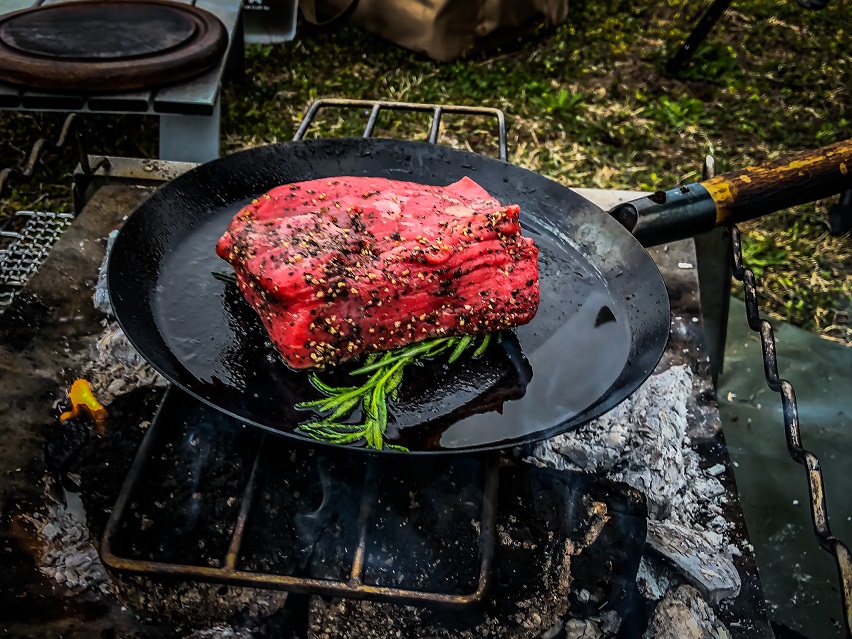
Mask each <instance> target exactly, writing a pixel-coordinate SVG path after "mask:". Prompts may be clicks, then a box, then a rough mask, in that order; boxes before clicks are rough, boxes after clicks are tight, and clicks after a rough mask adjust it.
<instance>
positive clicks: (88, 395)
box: [59, 379, 107, 437]
mask: <svg viewBox="0 0 852 639" xmlns="http://www.w3.org/2000/svg"><path fill="white" fill-rule="evenodd" d="M68 398H69V399H70V400H71V410H70V411H66V412H64V413H62V414H61V415H60V416H59V421H60V422H64V421H65V420H67V419H73V418H75V417H79V416H80V415H82V414H83V413H85V414H88V415H89V417H91V418H92V421H94V422H95V427H96V428H97V429H98V435H100V436H101V437H103V436H104V433H105V428H106V420H107V411H106V409H105V408H104V407H103V406H101V404H100V402H99V401H98V400H97V399H95V395H94V394H93V393H92V385H91V384H89V382H87V381H86V380H85V379H78V380H76V381H75V382H74V383H73V384H72V385H71V390H70V391H68Z"/></svg>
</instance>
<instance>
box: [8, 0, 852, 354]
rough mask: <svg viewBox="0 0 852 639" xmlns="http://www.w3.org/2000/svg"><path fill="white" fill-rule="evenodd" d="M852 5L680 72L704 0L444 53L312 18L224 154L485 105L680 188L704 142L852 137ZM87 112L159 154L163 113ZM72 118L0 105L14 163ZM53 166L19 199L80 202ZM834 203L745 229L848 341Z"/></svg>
mask: <svg viewBox="0 0 852 639" xmlns="http://www.w3.org/2000/svg"><path fill="white" fill-rule="evenodd" d="M850 9H852V2H850V0H833V2H832V3H831V4H830V5H829V7H828V8H827V9H826V10H824V11H817V12H809V11H806V10H804V9H801V8H800V7H799V6H798V5H796V4H795V3H794V2H784V3H779V2H777V0H753V1H751V2H739V3H735V4H734V5H733V7H732V9H731V10H730V11H729V12H728V14H726V15H725V17H724V18H723V20H722V21H721V22H720V24H719V25H718V26H717V28H716V29H715V30H714V31H713V32H712V33H711V34H710V36H709V38H708V40H707V42H706V43H705V44H704V45H703V46H702V47H701V48H700V49H699V51H698V52H697V53H696V55H695V57H694V59H693V62H692V64H691V65H690V66H689V67H688V68H686V69H685V70H684V71H683V72H682V73H681V74H680V76H679V77H669V76H668V75H667V74H666V73H665V72H664V71H663V64H664V61H665V59H666V56H667V55H668V54H670V52H671V51H672V50H673V48H674V46H676V45H677V43H678V42H680V40H681V38H683V36H684V35H685V34H686V33H687V31H688V30H689V28H690V27H691V25H692V24H693V23H694V21H695V15H694V14H695V11H696V10H697V6H696V5H695V4H694V3H686V2H685V1H683V0H679V1H678V2H671V3H633V2H627V1H624V0H603V1H602V2H590V1H589V0H577V1H574V0H572V2H571V4H570V13H569V19H568V22H567V23H566V24H564V25H562V26H560V27H558V28H557V29H555V30H553V31H550V32H542V33H537V34H533V35H531V36H530V37H527V38H525V39H524V40H523V41H521V42H516V43H513V44H512V46H510V47H506V48H504V49H502V50H498V51H492V52H489V53H488V54H483V55H478V56H475V57H474V58H472V59H468V60H462V61H455V62H451V63H446V64H439V63H435V62H433V61H431V60H428V59H426V58H424V57H422V56H419V55H417V54H414V53H411V52H408V51H405V50H402V49H399V48H397V47H395V46H393V45H391V44H389V43H387V42H385V41H383V40H381V39H379V38H377V37H375V36H373V35H371V34H368V33H364V32H362V31H359V30H356V29H354V28H351V27H347V26H344V27H341V28H336V29H334V30H331V31H317V30H315V29H313V28H310V27H308V26H307V25H303V24H300V27H299V29H300V31H299V34H300V35H299V37H298V39H297V40H296V41H294V42H292V43H288V44H285V45H281V46H267V47H250V48H249V49H248V50H247V71H246V75H245V77H244V78H242V79H241V80H239V81H231V82H229V83H228V84H227V86H226V89H225V91H224V95H223V99H224V102H223V105H224V109H223V123H222V126H223V141H224V142H223V152H230V151H234V150H237V149H241V148H245V147H248V146H254V145H258V144H265V143H269V142H275V141H283V140H287V139H289V138H291V137H292V135H293V133H294V132H295V129H296V126H297V125H298V122H299V120H300V119H301V117H302V115H303V114H304V112H305V110H306V109H307V107H308V105H309V104H310V103H311V102H312V101H313V100H315V99H317V98H322V97H352V98H368V99H377V98H382V99H391V100H405V101H412V102H438V103H456V104H468V105H483V106H491V107H497V108H500V109H503V110H504V111H505V112H506V114H507V118H508V123H509V142H510V159H511V161H513V162H516V163H518V164H520V165H522V166H525V167H527V168H530V169H532V170H534V171H537V172H540V173H543V174H545V175H548V176H550V177H552V178H554V179H556V180H558V181H560V182H562V183H563V184H565V185H569V186H584V187H606V188H622V189H656V188H670V187H672V186H674V185H677V184H678V183H680V182H683V181H690V180H695V179H697V178H698V176H699V172H700V164H701V160H702V158H703V157H704V155H706V154H708V153H712V154H713V155H715V156H716V158H717V163H718V165H719V168H720V169H721V170H728V169H734V168H739V167H742V166H745V165H748V164H752V163H755V162H760V161H765V160H769V159H772V158H776V157H779V156H780V155H782V154H784V153H789V152H792V151H797V150H801V149H808V148H813V147H815V146H818V145H822V144H829V143H831V142H834V141H837V140H841V139H844V138H849V137H852V124H850V122H852V116H850V105H852V89H850V87H852V56H850V55H849V52H850V51H852V11H851V10H850ZM362 116H363V117H362V119H361V120H360V121H359V122H357V123H353V122H349V121H346V120H344V118H342V117H338V116H337V115H336V114H333V113H331V112H329V115H328V118H327V119H325V120H324V121H323V123H322V124H321V125H320V126H319V127H318V128H317V129H316V130H314V131H312V133H311V134H312V135H357V134H359V133H360V128H361V127H362V126H363V124H364V122H365V121H366V114H362ZM87 120H90V121H91V123H92V127H93V134H92V146H93V147H94V148H96V149H100V150H103V151H105V152H108V153H111V154H116V155H119V154H123V155H134V156H139V155H145V156H153V155H154V154H156V142H157V139H156V135H157V129H156V122H155V121H154V120H152V119H148V118H142V117H135V118H134V117H127V118H114V117H111V118H87ZM60 121H61V117H60V116H58V115H21V114H9V113H4V114H0V123H2V131H3V133H2V138H0V143H2V144H0V166H5V165H7V164H9V163H14V162H17V161H19V160H20V159H21V156H22V154H21V148H20V146H15V145H24V144H26V143H27V140H29V139H31V138H32V137H33V136H34V135H36V134H37V133H38V132H39V131H55V130H56V129H57V127H58V123H59V122H60ZM426 126H427V123H426V120H425V119H424V118H422V117H410V116H407V117H403V118H395V117H391V116H388V117H384V118H383V119H382V120H381V121H380V126H379V134H381V135H393V136H420V137H423V136H425V134H426V130H425V129H426ZM441 141H442V143H445V144H450V145H453V146H457V147H462V148H464V147H469V148H471V149H473V150H475V151H480V152H487V153H493V152H494V151H495V149H496V140H495V133H494V130H493V127H492V125H491V123H489V122H487V121H485V120H483V121H477V122H475V123H474V126H473V127H471V126H470V123H469V122H462V121H459V120H458V119H453V118H450V117H447V118H446V127H445V129H444V132H443V134H442V139H441ZM51 166H53V165H51ZM57 171H58V170H57V169H53V170H50V169H49V170H48V173H47V174H46V178H45V180H44V181H42V182H41V183H39V184H33V185H30V186H28V187H25V188H19V189H17V190H16V191H15V192H14V194H13V197H12V198H11V202H9V203H7V204H6V207H8V208H10V209H11V208H15V207H18V208H29V207H31V206H33V204H32V203H33V202H34V201H38V202H39V204H38V205H39V206H42V207H46V206H47V205H50V206H54V207H56V208H58V207H60V206H63V205H64V206H67V204H66V202H67V199H68V198H67V189H59V188H57V187H56V186H54V185H55V184H56V183H59V182H61V181H62V179H63V178H67V176H63V175H61V174H60V173H58V172H57ZM66 183H67V182H66ZM48 185H51V186H48ZM39 198H41V199H40V200H39ZM828 204H830V202H821V203H818V204H816V205H809V206H804V207H799V208H797V209H795V210H792V211H789V212H786V213H784V214H780V215H775V216H770V217H767V218H764V219H762V220H758V221H755V222H751V223H749V224H747V225H744V227H743V228H744V231H745V250H746V257H747V260H748V261H749V262H750V263H751V264H753V265H754V266H756V267H757V268H758V270H760V271H762V274H763V277H764V278H765V279H766V280H767V286H766V287H765V289H764V292H765V294H764V299H763V300H762V305H763V308H764V310H765V311H766V312H767V313H770V314H772V315H774V316H776V317H780V318H784V319H789V320H790V321H792V322H793V323H795V324H798V325H800V326H804V327H805V328H808V329H809V330H813V331H815V332H818V333H819V334H821V335H823V336H825V337H829V338H832V339H837V340H841V341H844V342H846V343H849V344H852V322H850V317H849V315H850V312H852V309H850V297H852V290H850V284H849V280H850V277H849V274H850V271H852V257H850V239H849V237H840V238H836V237H831V236H829V235H828V234H827V225H826V215H825V212H826V209H827V205H828Z"/></svg>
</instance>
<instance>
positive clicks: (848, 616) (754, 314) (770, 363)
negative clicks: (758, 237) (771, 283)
mask: <svg viewBox="0 0 852 639" xmlns="http://www.w3.org/2000/svg"><path fill="white" fill-rule="evenodd" d="M731 240H732V241H731V247H732V267H733V276H734V277H735V278H737V279H738V280H739V281H740V282H742V283H743V289H744V291H745V306H746V318H747V320H748V325H749V328H750V329H751V330H753V331H754V332H755V333H758V334H759V335H760V343H761V347H762V348H763V370H764V372H765V373H766V384H767V385H768V386H769V388H770V389H771V390H773V391H775V392H776V393H778V394H779V395H781V406H782V407H783V409H784V431H785V432H786V435H787V449H788V450H789V451H790V457H792V458H793V460H794V461H796V462H797V463H799V464H801V465H802V466H804V467H805V470H806V474H807V479H808V491H809V493H810V498H811V519H812V520H813V525H814V534H815V535H816V537H817V541H819V545H820V546H822V548H823V549H825V550H826V551H827V552H829V553H831V554H832V555H834V560H835V562H836V563H837V571H838V573H839V575H840V585H841V599H842V605H843V616H844V623H845V630H846V636H847V637H850V638H852V554H850V552H849V548H848V547H847V546H846V545H845V544H844V543H843V542H842V541H840V540H839V539H838V538H837V537H835V536H834V535H832V534H831V528H830V526H829V523H828V508H827V506H826V501H825V490H824V486H823V477H822V468H821V467H820V463H819V460H818V459H817V458H816V455H814V454H813V453H811V452H809V451H807V450H805V448H804V447H803V446H802V432H801V429H800V428H799V411H798V408H797V407H796V393H795V391H794V390H793V385H792V384H791V383H790V382H788V381H787V380H786V379H781V377H779V375H778V361H777V356H776V349H775V332H774V331H773V330H772V325H771V324H770V323H769V322H768V321H766V320H762V319H760V312H759V310H758V305H757V280H756V278H755V275H754V272H753V271H752V270H751V269H747V268H745V267H744V266H743V254H742V242H741V239H740V230H739V229H738V228H737V227H736V226H732V227H731Z"/></svg>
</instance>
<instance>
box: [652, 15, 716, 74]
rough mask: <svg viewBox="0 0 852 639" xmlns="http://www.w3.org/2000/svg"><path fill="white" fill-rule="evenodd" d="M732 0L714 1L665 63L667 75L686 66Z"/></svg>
mask: <svg viewBox="0 0 852 639" xmlns="http://www.w3.org/2000/svg"><path fill="white" fill-rule="evenodd" d="M731 2H732V0H714V2H713V4H711V5H710V7H709V8H708V9H707V11H706V12H705V13H704V15H703V16H701V20H699V21H698V24H697V25H695V28H694V29H693V30H692V33H690V34H689V36H687V38H686V40H685V41H684V43H683V44H682V45H681V46H680V48H679V49H678V50H677V51H675V53H674V55H672V57H671V58H669V60H668V62H666V71H668V72H669V73H677V72H678V71H680V69H681V68H682V67H683V65H684V64H686V63H687V62H688V61H689V59H690V58H691V57H692V55H693V54H694V53H695V50H696V49H697V48H698V45H699V44H701V43H702V42H704V39H705V38H706V37H707V34H708V33H710V30H711V29H712V28H713V27H714V26H715V25H716V23H717V22H719V18H721V17H722V14H723V13H725V11H726V10H727V9H728V7H729V6H731Z"/></svg>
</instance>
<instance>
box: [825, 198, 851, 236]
mask: <svg viewBox="0 0 852 639" xmlns="http://www.w3.org/2000/svg"><path fill="white" fill-rule="evenodd" d="M828 225H829V227H830V228H831V234H832V235H843V234H844V233H848V232H849V231H852V190H850V191H845V192H843V193H841V194H840V199H839V200H838V201H837V204H835V205H834V206H832V207H831V208H830V209H828Z"/></svg>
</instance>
